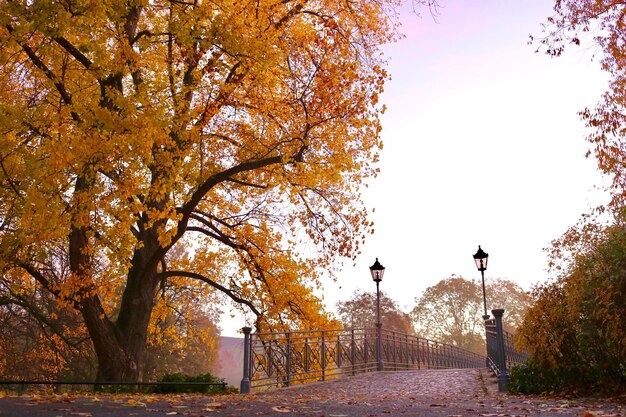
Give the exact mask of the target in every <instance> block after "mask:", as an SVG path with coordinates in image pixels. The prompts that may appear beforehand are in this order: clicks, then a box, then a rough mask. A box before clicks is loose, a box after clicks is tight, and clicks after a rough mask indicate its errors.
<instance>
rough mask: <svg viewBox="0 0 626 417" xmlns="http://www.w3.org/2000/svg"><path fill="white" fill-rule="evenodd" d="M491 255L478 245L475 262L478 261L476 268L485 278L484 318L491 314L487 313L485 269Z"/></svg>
mask: <svg viewBox="0 0 626 417" xmlns="http://www.w3.org/2000/svg"><path fill="white" fill-rule="evenodd" d="M488 259H489V255H488V254H487V253H485V251H483V250H482V249H481V248H480V245H478V252H476V253H475V254H474V262H476V268H478V270H479V271H480V275H481V277H482V279H483V307H484V308H485V315H484V316H483V318H484V319H485V320H487V319H488V318H489V315H488V314H487V293H486V292H485V271H486V270H487V260H488Z"/></svg>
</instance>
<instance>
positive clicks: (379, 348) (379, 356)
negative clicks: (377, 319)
mask: <svg viewBox="0 0 626 417" xmlns="http://www.w3.org/2000/svg"><path fill="white" fill-rule="evenodd" d="M382 327H383V325H382V323H376V369H377V370H378V371H382V370H383V369H384V365H383V332H382Z"/></svg>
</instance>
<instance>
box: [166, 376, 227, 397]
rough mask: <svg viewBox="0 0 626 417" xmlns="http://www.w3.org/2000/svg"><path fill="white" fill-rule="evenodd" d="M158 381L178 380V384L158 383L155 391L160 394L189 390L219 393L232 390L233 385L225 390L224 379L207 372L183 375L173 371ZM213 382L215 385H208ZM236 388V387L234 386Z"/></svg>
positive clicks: (188, 391)
mask: <svg viewBox="0 0 626 417" xmlns="http://www.w3.org/2000/svg"><path fill="white" fill-rule="evenodd" d="M159 382H178V383H181V384H180V385H159V386H158V388H157V390H156V391H157V392H159V393H161V394H180V393H190V392H198V393H203V394H221V393H224V392H227V391H228V392H232V391H233V388H234V387H230V388H229V389H228V390H225V388H226V387H225V385H224V380H223V379H221V378H218V377H216V376H213V375H211V374H210V373H209V374H202V375H195V376H192V375H185V374H182V373H174V374H165V375H163V378H161V380H160V381H159ZM200 382H205V383H207V384H206V385H204V384H197V385H196V384H189V385H187V384H185V383H200ZM209 384H215V385H209ZM234 389H235V390H236V388H234Z"/></svg>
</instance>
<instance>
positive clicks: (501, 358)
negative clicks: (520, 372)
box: [491, 308, 509, 392]
mask: <svg viewBox="0 0 626 417" xmlns="http://www.w3.org/2000/svg"><path fill="white" fill-rule="evenodd" d="M491 313H493V316H494V317H495V319H496V332H497V333H496V334H497V345H498V368H499V370H500V373H499V374H498V391H500V392H507V391H508V388H507V385H508V382H509V375H508V373H507V370H506V356H505V351H504V331H503V329H502V315H503V314H504V309H501V308H498V309H495V310H491Z"/></svg>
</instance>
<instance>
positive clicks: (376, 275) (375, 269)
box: [370, 258, 385, 371]
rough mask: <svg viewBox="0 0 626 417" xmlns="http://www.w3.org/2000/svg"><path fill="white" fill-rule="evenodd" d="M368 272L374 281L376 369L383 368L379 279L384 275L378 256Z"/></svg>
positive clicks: (383, 268)
mask: <svg viewBox="0 0 626 417" xmlns="http://www.w3.org/2000/svg"><path fill="white" fill-rule="evenodd" d="M370 273H371V274H372V279H373V280H374V282H375V283H376V362H377V363H378V366H377V368H378V370H379V371H382V370H383V340H382V337H383V334H382V327H383V324H382V323H381V322H380V289H379V284H380V281H382V280H383V275H385V267H384V266H382V265H381V264H380V262H378V258H376V262H374V265H372V266H370Z"/></svg>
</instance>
